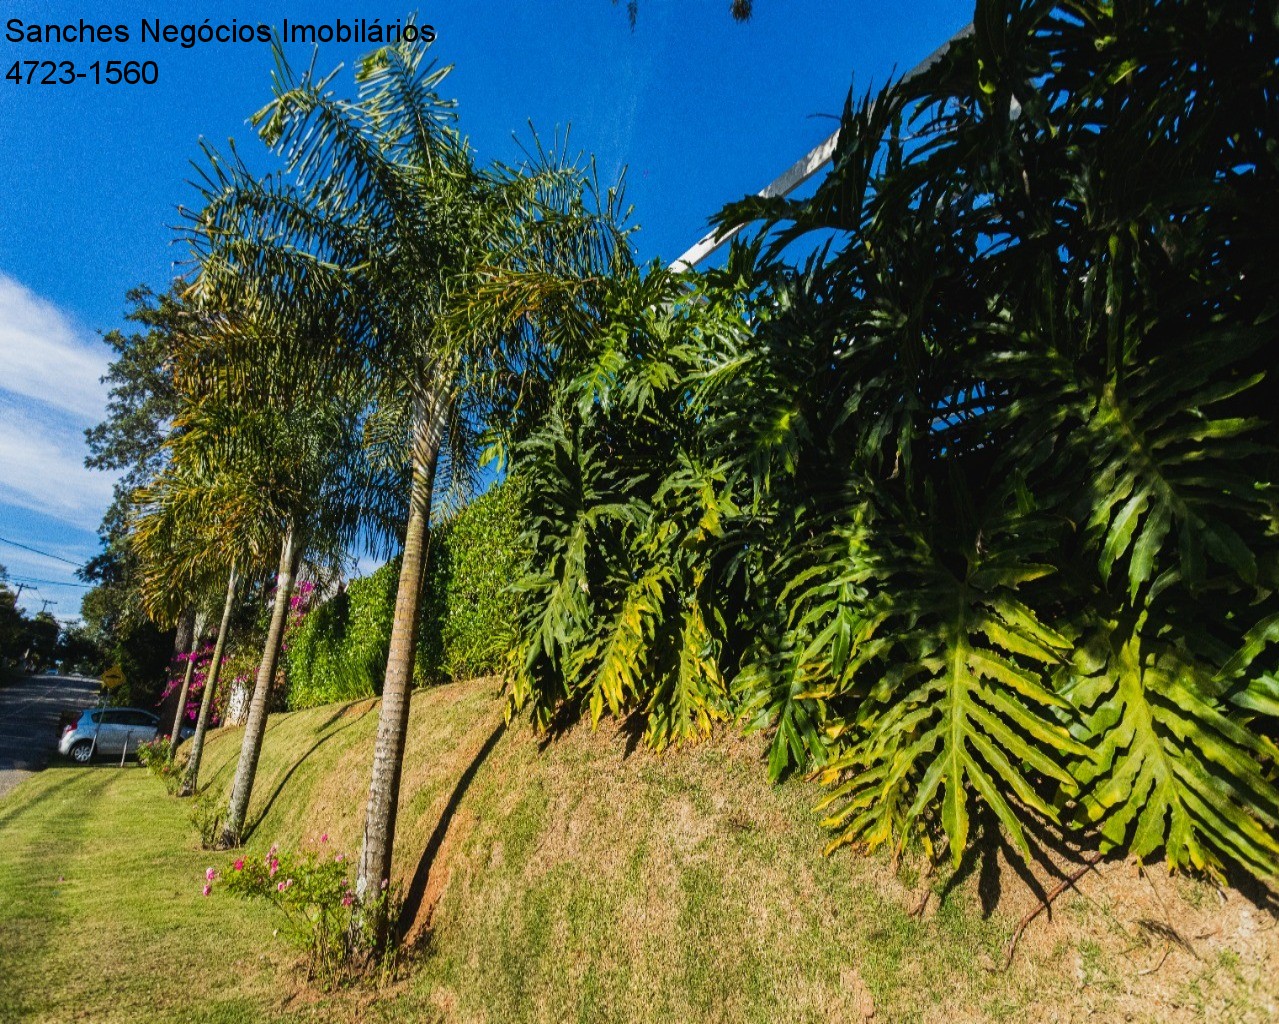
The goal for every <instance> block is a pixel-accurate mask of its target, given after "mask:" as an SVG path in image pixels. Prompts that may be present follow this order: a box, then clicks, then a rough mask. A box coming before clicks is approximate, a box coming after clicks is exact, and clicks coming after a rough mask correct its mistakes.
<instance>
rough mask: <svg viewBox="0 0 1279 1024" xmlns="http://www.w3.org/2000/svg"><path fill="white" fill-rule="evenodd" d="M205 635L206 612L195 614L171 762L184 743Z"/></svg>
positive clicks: (175, 716)
mask: <svg viewBox="0 0 1279 1024" xmlns="http://www.w3.org/2000/svg"><path fill="white" fill-rule="evenodd" d="M203 635H204V612H202V611H201V612H196V613H195V623H194V625H193V626H192V629H191V645H190V650H188V651H187V670H186V672H185V673H184V674H183V676H182V689H181V690H179V691H178V710H177V711H175V712H174V713H173V732H171V733H170V734H169V761H170V763H172V761H173V758H174V757H175V756H176V755H177V753H178V744H179V743H181V742H182V719H183V718H185V717H186V712H187V694H188V693H189V692H190V691H191V677H192V676H193V675H195V661H196V651H197V650H198V649H199V647H200V637H202V636H203Z"/></svg>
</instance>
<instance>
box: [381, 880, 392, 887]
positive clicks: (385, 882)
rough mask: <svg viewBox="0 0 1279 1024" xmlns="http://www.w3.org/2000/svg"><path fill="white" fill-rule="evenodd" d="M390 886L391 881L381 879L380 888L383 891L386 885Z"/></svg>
mask: <svg viewBox="0 0 1279 1024" xmlns="http://www.w3.org/2000/svg"><path fill="white" fill-rule="evenodd" d="M390 884H391V880H390V879H389V878H384V879H382V888H383V889H385V888H386V887H387V886H388V885H390Z"/></svg>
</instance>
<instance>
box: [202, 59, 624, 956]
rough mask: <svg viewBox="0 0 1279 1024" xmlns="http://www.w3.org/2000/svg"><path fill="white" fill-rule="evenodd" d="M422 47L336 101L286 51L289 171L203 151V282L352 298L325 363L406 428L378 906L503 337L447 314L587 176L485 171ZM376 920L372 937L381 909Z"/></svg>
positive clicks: (380, 64) (377, 763)
mask: <svg viewBox="0 0 1279 1024" xmlns="http://www.w3.org/2000/svg"><path fill="white" fill-rule="evenodd" d="M425 52H426V48H425V46H422V45H414V44H402V45H400V46H397V47H391V48H387V49H384V50H380V51H377V52H376V53H374V54H372V55H370V56H369V57H367V58H365V59H364V60H363V61H362V63H361V65H360V68H359V71H358V74H357V80H358V81H359V83H360V86H361V98H360V100H359V101H357V102H350V101H345V100H341V99H338V98H335V97H334V96H333V95H332V94H331V93H330V92H329V91H328V85H329V81H330V79H323V80H315V79H314V78H312V77H311V76H310V75H309V74H308V75H306V76H304V77H303V78H302V79H301V80H300V81H298V80H295V79H294V77H293V75H292V73H291V72H290V70H289V69H288V67H287V65H285V64H284V63H283V61H282V60H281V61H280V62H279V71H278V72H277V77H276V97H275V99H274V101H273V102H272V103H271V104H269V105H268V106H267V107H266V108H264V109H263V110H262V111H260V112H259V113H258V115H256V117H255V118H254V123H255V124H256V125H258V127H259V131H260V133H261V135H262V138H263V139H264V140H265V141H266V142H267V143H268V144H269V145H270V146H271V147H272V148H273V149H274V150H275V151H276V152H277V153H278V154H280V155H281V156H282V157H283V158H284V161H285V165H286V169H287V172H288V173H289V174H290V175H291V176H292V180H291V181H289V182H287V183H286V182H284V181H283V180H282V179H280V178H273V179H268V180H262V179H259V178H256V177H254V176H253V175H252V174H251V173H249V172H248V170H247V169H246V168H245V167H244V166H243V165H242V164H241V163H240V162H239V161H238V160H236V159H232V160H230V161H227V160H224V159H223V158H221V157H218V156H212V155H211V157H210V161H209V171H208V175H207V179H206V184H205V187H204V196H203V198H204V206H203V209H202V211H201V212H200V213H199V214H197V215H195V216H194V218H193V222H192V237H193V240H194V242H195V245H196V249H197V252H198V253H199V256H200V258H201V261H202V265H203V267H204V275H205V279H206V280H208V281H210V282H213V281H215V280H216V281H217V282H218V287H219V288H220V289H222V290H223V293H224V294H232V293H234V291H235V289H237V288H240V287H245V286H246V282H252V285H251V287H253V288H254V289H255V290H257V291H258V292H259V294H264V295H266V296H268V298H267V300H266V301H267V302H268V303H269V304H273V306H274V307H276V309H275V311H276V312H278V315H279V316H281V317H287V316H288V315H289V314H290V311H291V310H292V309H294V308H295V307H296V305H297V302H298V300H299V297H300V296H301V297H302V298H303V301H306V299H307V297H309V296H312V295H316V294H328V295H340V296H342V306H343V308H344V309H345V310H346V319H345V320H344V321H343V322H342V324H341V326H340V329H339V330H336V331H335V332H334V333H333V335H332V338H331V340H332V341H333V342H334V344H333V345H331V346H330V347H328V348H327V349H325V351H324V353H323V354H322V355H321V356H320V358H321V359H323V360H326V361H328V363H330V364H331V365H343V366H348V367H359V369H360V371H361V372H363V373H367V374H369V375H371V376H372V378H373V380H374V382H375V388H376V393H375V401H376V409H377V419H378V420H379V421H380V422H382V423H392V424H400V425H401V429H402V433H401V437H402V441H403V447H404V450H405V454H406V458H407V462H408V465H409V467H410V470H411V484H410V488H409V501H408V516H407V522H406V524H405V527H404V533H403V548H402V559H401V566H400V579H399V586H398V590H397V596H396V606H395V616H394V623H393V626H392V633H391V639H390V649H389V654H388V658H387V666H386V675H385V683H384V687H383V693H382V704H381V709H380V715H379V723H378V733H377V742H376V749H375V753H374V762H373V771H372V778H371V783H370V791H369V802H368V809H367V814H366V824H365V831H364V842H363V848H362V852H361V857H360V863H359V871H358V875H357V891H358V893H359V895H360V896H361V897H362V898H364V899H365V900H367V901H368V902H370V903H371V902H372V900H373V897H374V896H376V894H377V893H378V892H379V891H380V889H381V887H382V884H383V883H384V882H385V881H386V880H388V879H389V877H390V870H391V851H392V847H393V842H394V834H395V812H396V805H397V801H398V792H399V784H400V775H401V764H402V760H403V751H404V738H405V733H406V728H407V721H408V707H409V695H410V691H411V687H412V672H413V664H414V660H415V659H414V653H415V645H416V640H417V636H416V631H417V623H418V618H419V615H418V606H419V598H420V592H421V587H422V580H423V577H424V571H425V561H426V557H427V552H428V544H427V530H428V526H429V522H430V516H431V509H432V505H433V503H434V501H435V497H436V492H437V476H438V473H439V469H440V463H441V453H442V452H443V451H445V449H446V448H447V447H448V446H449V445H453V446H454V447H458V448H460V447H461V444H460V440H461V439H462V438H463V437H464V435H465V434H467V432H468V431H469V430H470V429H471V422H472V421H468V413H467V410H465V409H464V408H463V406H462V405H461V402H460V399H461V397H462V396H463V395H464V394H466V393H467V388H468V383H469V382H473V381H474V380H475V379H476V377H475V373H474V370H475V360H474V359H473V353H474V352H475V346H476V345H477V343H484V342H487V343H488V344H489V345H492V344H493V342H494V340H495V339H494V338H493V336H492V335H491V334H490V333H488V331H487V330H486V326H487V325H482V324H480V323H479V322H478V321H475V322H468V321H467V320H466V319H465V318H456V317H453V316H451V315H450V312H451V311H453V310H456V309H458V308H459V306H461V307H467V306H469V303H466V302H463V301H461V300H460V299H459V296H463V297H465V296H468V295H469V294H471V293H472V292H473V291H474V289H475V288H476V287H477V286H478V284H479V280H480V279H479V276H478V275H479V274H480V273H482V271H483V266H484V263H485V260H486V258H487V256H488V255H489V253H490V252H491V250H493V249H494V248H495V247H502V246H506V247H510V246H511V245H512V244H513V243H516V244H523V243H527V244H529V245H534V246H535V245H536V243H535V242H533V241H532V235H533V234H536V232H533V231H530V230H527V226H528V225H529V224H531V223H532V222H533V221H534V220H537V219H538V218H537V214H538V213H539V212H540V210H541V209H543V208H545V207H546V206H547V205H548V204H547V199H548V198H549V199H551V200H554V201H559V202H561V203H562V202H563V201H564V200H565V198H566V197H568V198H569V199H570V202H569V207H572V202H571V197H572V196H573V194H574V193H573V187H572V185H573V183H574V182H577V181H578V179H579V178H580V175H579V174H578V172H577V170H576V169H575V168H562V167H554V168H548V169H547V171H546V173H544V174H543V175H541V176H540V177H539V178H538V180H537V182H536V183H535V184H532V185H530V183H529V177H528V176H527V175H522V174H510V173H507V172H505V171H504V170H501V171H498V172H496V173H494V174H492V175H482V174H479V173H477V172H476V170H475V169H474V168H473V167H472V165H471V161H470V157H469V153H468V151H467V147H466V144H465V142H464V141H463V140H462V138H461V137H460V136H459V135H458V133H457V131H456V129H455V127H454V125H453V111H452V104H451V103H449V102H447V101H445V100H443V99H441V98H440V96H439V95H438V94H437V92H436V89H437V87H438V85H439V84H440V82H441V81H442V79H443V78H444V75H445V74H446V72H447V69H435V68H434V67H432V66H430V65H428V64H426V63H425V60H424V57H425ZM580 191H581V189H580V185H578V186H577V192H576V194H577V195H578V196H580ZM565 212H566V217H565V218H564V220H563V221H562V223H563V224H565V225H566V226H568V227H571V226H572V225H574V224H577V225H579V234H580V235H583V236H584V237H585V236H591V237H592V238H595V239H596V240H597V241H598V240H599V239H600V238H604V237H605V236H607V234H608V233H607V232H595V233H594V234H592V232H591V231H585V232H583V231H581V230H580V225H581V224H583V223H586V222H588V221H590V218H589V217H582V216H580V214H581V211H580V210H578V209H576V208H568V209H566V211H565ZM592 223H593V222H592ZM521 224H525V225H526V230H525V231H524V232H521V230H520V229H519V226H520V225H521ZM539 230H540V234H539V235H538V239H540V241H541V242H542V243H543V244H545V243H547V242H548V241H550V240H552V239H553V231H552V229H551V227H550V226H549V222H548V225H547V226H544V227H543V228H541V229H539ZM564 233H565V234H567V231H565V232H564ZM612 242H615V239H606V240H605V241H604V242H602V243H600V244H599V245H598V247H599V248H607V246H608V245H609V244H610V243H612ZM509 326H510V320H509V319H508V327H509ZM517 335H518V331H516V332H514V333H512V334H511V335H510V336H511V337H516V336H517ZM486 358H487V357H486ZM455 468H456V469H460V470H465V466H464V465H461V464H456V463H455ZM374 924H375V932H376V933H377V937H378V939H379V941H380V939H381V938H382V937H383V936H384V934H385V927H384V926H385V920H384V916H383V915H381V914H378V915H377V919H376V920H375V922H374Z"/></svg>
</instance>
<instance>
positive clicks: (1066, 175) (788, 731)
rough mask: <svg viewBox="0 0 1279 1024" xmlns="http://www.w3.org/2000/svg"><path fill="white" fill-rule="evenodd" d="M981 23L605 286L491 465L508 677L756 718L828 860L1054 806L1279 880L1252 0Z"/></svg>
mask: <svg viewBox="0 0 1279 1024" xmlns="http://www.w3.org/2000/svg"><path fill="white" fill-rule="evenodd" d="M973 26H974V27H973V31H972V32H971V33H970V34H968V35H965V36H964V37H963V38H961V39H958V40H956V42H955V43H954V45H952V46H951V47H949V48H948V50H947V52H946V54H945V55H944V56H943V57H942V58H941V59H939V60H938V61H937V62H936V63H935V64H933V65H931V67H930V68H929V69H928V71H927V72H925V73H923V74H921V75H919V76H915V77H912V78H911V79H909V80H907V81H904V82H900V83H890V85H889V86H888V87H886V88H885V89H884V90H883V91H881V92H879V93H878V94H876V95H871V96H867V97H865V98H864V99H860V100H859V99H858V98H857V97H851V96H850V98H849V101H848V104H847V106H846V108H845V113H844V117H843V123H842V127H841V130H840V133H839V138H838V141H837V145H836V147H835V150H834V153H833V155H832V169H831V171H830V173H829V174H828V175H827V177H826V179H825V180H824V181H823V182H822V183H821V185H820V186H819V187H818V188H817V190H816V191H815V192H814V193H813V194H812V195H811V196H809V197H807V198H805V199H802V200H798V201H792V200H783V199H780V198H777V197H752V198H749V199H747V200H743V201H742V202H740V203H738V204H736V205H735V206H733V207H731V208H729V209H728V210H726V211H725V212H724V213H722V214H721V215H720V217H719V218H718V223H719V225H720V226H721V227H724V228H727V227H733V226H737V225H740V224H743V223H749V222H757V223H760V224H761V225H762V227H763V229H764V232H765V234H766V235H770V234H771V238H769V239H768V240H766V241H765V240H760V241H756V242H752V243H746V244H739V245H737V246H736V247H735V248H734V250H733V252H732V254H731V255H730V256H729V259H728V264H727V266H726V267H725V268H723V269H721V270H716V271H711V272H708V273H707V274H705V275H699V276H696V277H681V278H678V279H674V280H672V279H670V278H669V277H667V276H665V275H663V273H662V272H661V270H660V268H657V269H654V270H652V271H650V272H649V273H647V274H645V275H643V277H642V278H641V277H638V276H637V278H636V280H633V281H627V280H626V279H625V277H624V276H623V275H617V276H616V277H615V278H614V279H613V280H611V281H608V282H605V283H604V285H603V287H602V291H601V297H602V299H603V300H604V301H602V302H601V303H600V309H599V310H598V314H599V319H598V321H597V322H598V324H599V329H598V332H597V334H596V335H595V336H594V337H593V338H592V339H591V343H592V348H591V351H590V353H589V356H585V355H584V356H583V357H582V362H581V364H580V365H579V366H575V367H572V368H571V369H572V370H573V372H572V373H562V374H561V377H560V379H561V380H562V381H564V382H566V383H565V386H564V390H563V392H562V394H561V395H559V396H558V397H557V399H556V400H555V403H554V405H553V406H552V413H551V414H550V415H547V416H546V417H544V422H543V423H541V424H539V425H538V428H537V429H536V430H534V431H532V432H531V434H530V436H528V437H527V438H525V439H524V440H523V441H522V442H521V443H520V444H519V445H518V446H517V447H516V450H515V452H514V455H513V464H514V465H515V466H516V467H517V468H518V469H519V471H521V472H523V473H525V474H527V478H528V479H530V480H536V481H537V486H536V487H535V488H530V489H529V512H528V523H529V529H530V534H531V536H530V547H531V548H532V550H533V555H532V557H531V559H530V564H531V567H532V568H531V571H530V573H529V574H528V577H527V579H526V580H525V581H524V584H523V591H522V592H523V594H524V600H523V602H522V606H521V622H522V629H521V644H520V646H521V648H522V657H521V658H520V659H519V662H518V664H519V665H520V666H521V667H520V669H519V670H518V672H517V673H516V674H515V676H514V678H513V680H512V692H513V696H514V698H515V700H516V702H517V704H518V703H524V704H527V705H529V706H530V707H531V710H532V712H533V714H534V716H535V719H536V721H537V722H538V723H539V724H541V725H548V724H550V723H551V722H553V721H562V720H564V719H565V718H568V717H571V716H573V715H576V714H582V715H587V716H589V717H590V719H591V720H592V721H598V720H599V718H600V716H601V715H602V714H603V713H604V712H605V711H606V710H607V711H609V712H612V713H616V714H628V713H636V714H637V716H642V717H643V718H644V720H645V723H646V726H647V739H648V742H649V743H650V744H652V745H653V746H654V747H661V746H663V745H666V744H668V743H671V742H675V741H679V740H685V739H696V738H699V737H701V736H704V735H706V734H707V733H708V732H709V731H710V729H711V728H712V725H713V723H714V722H715V721H717V720H722V719H726V718H732V719H736V720H739V721H741V722H743V723H744V724H746V725H747V726H749V727H751V728H754V729H764V730H768V731H769V732H770V734H771V735H772V737H773V740H772V744H771V749H770V752H769V770H770V773H771V775H772V776H773V777H774V778H776V777H779V776H781V775H783V774H785V773H786V772H787V771H794V770H801V771H811V770H814V769H819V770H820V771H819V777H820V778H821V780H822V781H823V783H825V784H826V785H828V786H829V787H830V789H829V793H828V796H827V798H826V799H825V801H824V802H823V805H822V810H823V811H824V812H825V813H824V823H825V824H826V825H827V826H828V827H829V828H830V829H831V830H832V833H833V839H832V847H834V846H839V845H841V844H849V845H853V846H875V845H877V844H890V845H891V846H892V847H893V848H894V849H900V848H901V846H902V845H903V844H906V843H919V844H920V845H922V846H923V847H924V848H925V849H929V850H936V849H938V848H939V847H940V846H945V847H948V848H949V851H950V854H951V857H952V859H953V860H954V862H955V863H956V864H958V863H960V862H961V861H962V858H963V855H964V851H965V849H967V848H968V846H969V845H970V842H971V839H972V836H973V835H974V830H973V827H972V826H973V823H974V821H975V820H977V819H980V820H981V821H982V822H983V824H984V825H986V826H989V825H991V824H992V823H995V824H998V826H1000V827H1002V829H1003V831H1004V834H1005V835H1006V836H1007V838H1008V840H1009V842H1010V843H1011V844H1012V845H1013V846H1015V847H1017V848H1019V849H1020V850H1021V851H1022V853H1023V854H1024V855H1025V856H1027V857H1028V858H1029V857H1030V856H1031V849H1030V847H1031V845H1032V843H1033V842H1034V841H1035V838H1034V837H1035V834H1036V832H1037V830H1038V829H1039V828H1040V827H1041V826H1043V825H1045V823H1046V824H1047V825H1048V826H1050V827H1052V828H1061V829H1063V830H1065V831H1067V832H1069V833H1070V834H1071V836H1072V839H1075V840H1078V841H1081V842H1088V843H1095V844H1097V845H1098V846H1100V847H1101V848H1102V849H1103V850H1111V849H1120V850H1126V851H1128V852H1129V853H1131V854H1133V855H1134V856H1136V857H1137V858H1140V859H1141V860H1143V861H1150V860H1154V859H1156V858H1159V857H1162V858H1164V859H1165V860H1166V861H1167V862H1168V864H1169V866H1170V867H1174V868H1187V869H1208V870H1214V871H1220V870H1222V869H1223V867H1224V866H1225V865H1226V864H1235V865H1238V866H1242V867H1244V868H1246V869H1247V870H1248V871H1250V872H1252V873H1253V874H1255V875H1257V876H1260V877H1267V878H1274V877H1276V876H1279V772H1277V771H1276V764H1277V763H1279V745H1277V744H1276V742H1275V738H1276V736H1279V598H1277V597H1276V595H1279V529H1277V528H1276V524H1277V523H1279V446H1277V445H1276V443H1275V441H1276V437H1277V436H1279V433H1277V430H1279V416H1277V415H1276V410H1277V409H1279V390H1277V388H1279V381H1277V380H1276V379H1275V374H1274V341H1275V325H1276V316H1275V309H1276V306H1275V295H1276V294H1279V271H1277V268H1279V264H1276V262H1275V260H1274V259H1273V256H1272V255H1271V252H1270V249H1271V248H1273V236H1274V233H1275V229H1276V223H1277V221H1276V213H1275V210H1276V204H1275V203H1274V202H1273V201H1272V199H1271V197H1273V195H1274V193H1275V190H1276V188H1277V187H1279V153H1277V151H1276V147H1275V144H1274V139H1273V137H1272V134H1271V133H1267V132H1266V131H1264V130H1262V129H1261V128H1260V126H1261V124H1262V123H1266V122H1265V118H1266V117H1267V116H1269V113H1270V112H1272V111H1273V110H1274V99H1273V79H1274V66H1275V63H1274V62H1275V54H1276V53H1279V27H1277V24H1276V22H1275V20H1274V18H1273V6H1269V7H1265V8H1264V9H1263V8H1258V7H1256V6H1255V5H1246V4H1237V5H1205V4H1201V3H1191V2H1188V0H1182V2H1176V0H1169V2H1166V3H1161V4H1112V3H1100V2H1098V3H1093V2H1088V3H1061V4H1053V3H1016V2H1014V3H1007V2H1004V0H978V3H977V9H976V13H975V16H974V18H973ZM800 260H802V262H799V261H800ZM552 327H553V325H552ZM567 344H568V342H567V341H566V342H565V345H566V346H567ZM574 344H577V342H576V341H574Z"/></svg>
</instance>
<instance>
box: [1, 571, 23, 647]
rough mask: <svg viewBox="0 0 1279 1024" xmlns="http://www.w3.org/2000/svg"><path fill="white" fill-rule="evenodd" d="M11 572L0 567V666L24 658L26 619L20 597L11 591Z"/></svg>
mask: <svg viewBox="0 0 1279 1024" xmlns="http://www.w3.org/2000/svg"><path fill="white" fill-rule="evenodd" d="M8 579H9V572H8V570H7V569H5V567H4V566H3V565H0V665H3V664H5V663H7V662H11V661H17V660H18V659H19V658H21V657H22V652H23V650H24V649H25V640H26V617H25V616H24V615H23V614H22V609H20V608H19V607H18V595H17V594H15V593H14V592H13V591H12V590H10V589H9V587H8V585H7V583H8Z"/></svg>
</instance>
